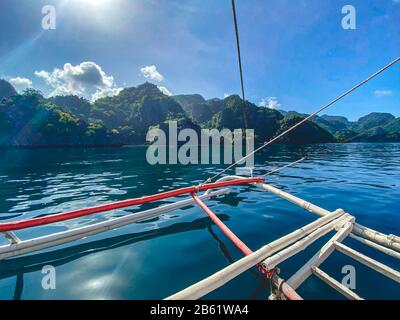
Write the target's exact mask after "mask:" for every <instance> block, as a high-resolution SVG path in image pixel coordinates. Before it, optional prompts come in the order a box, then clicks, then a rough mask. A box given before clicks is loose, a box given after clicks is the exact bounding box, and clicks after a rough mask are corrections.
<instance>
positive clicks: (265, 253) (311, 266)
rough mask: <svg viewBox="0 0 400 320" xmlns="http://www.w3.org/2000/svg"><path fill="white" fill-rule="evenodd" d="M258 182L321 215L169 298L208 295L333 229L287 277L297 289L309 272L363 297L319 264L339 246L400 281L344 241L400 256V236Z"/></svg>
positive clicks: (270, 265)
mask: <svg viewBox="0 0 400 320" xmlns="http://www.w3.org/2000/svg"><path fill="white" fill-rule="evenodd" d="M241 178H242V177H239V176H228V177H224V178H221V179H220V180H219V181H229V180H233V179H241ZM254 185H255V186H257V187H259V188H261V189H263V190H265V191H268V192H271V193H273V194H275V195H278V196H279V197H281V198H283V199H286V200H288V201H290V202H292V203H293V204H295V205H297V206H300V207H301V208H303V209H305V210H307V211H309V212H312V213H314V214H317V215H319V216H320V217H321V218H319V219H318V220H316V221H314V222H312V223H310V224H308V225H306V226H304V227H302V228H300V229H297V230H295V231H294V232H292V233H290V234H288V235H286V236H284V237H282V238H280V239H277V240H275V241H273V242H271V243H269V244H267V245H265V246H263V247H262V248H260V249H259V250H257V251H255V252H253V253H252V254H250V255H248V256H246V257H244V258H242V259H240V260H238V261H236V262H234V263H232V264H231V265H229V266H227V267H226V268H224V269H222V270H220V271H218V272H216V273H215V274H213V275H211V276H209V277H208V278H206V279H204V280H202V281H200V282H198V283H196V284H194V285H192V286H190V287H188V288H186V289H184V290H182V291H180V292H178V293H176V294H174V295H172V296H170V297H168V298H166V299H167V300H180V299H188V300H193V299H199V298H201V297H204V296H205V295H207V294H209V293H210V292H212V291H214V290H216V289H218V288H220V287H221V286H223V285H225V284H226V283H228V282H229V281H231V280H232V279H234V278H236V277H237V276H239V275H240V274H242V273H243V272H245V271H247V270H249V269H250V268H251V267H253V266H255V265H257V264H258V263H262V265H263V266H264V267H265V268H266V269H273V268H274V267H276V266H277V265H279V264H280V263H282V262H283V261H286V260H287V259H289V258H290V257H292V256H294V255H296V254H297V253H299V252H300V251H302V250H304V249H306V248H307V247H308V246H309V245H310V244H311V243H313V242H315V241H316V240H317V239H319V238H321V237H322V236H324V235H326V234H327V233H329V232H331V231H336V233H335V235H334V236H333V237H332V238H331V239H330V240H329V241H328V242H327V243H326V244H325V245H324V246H323V247H322V248H321V249H320V250H319V251H318V252H317V253H316V254H315V255H314V256H313V257H312V258H311V259H310V260H309V261H308V262H307V263H306V264H305V265H304V266H303V267H301V268H300V269H299V270H298V271H297V272H296V273H295V274H294V275H293V276H292V277H290V278H289V280H287V284H288V285H289V286H290V287H291V288H293V289H297V288H298V287H299V286H300V285H301V284H302V283H303V282H304V281H305V280H306V279H307V278H308V277H309V276H311V275H315V276H317V277H318V278H319V279H321V280H322V281H324V282H326V283H327V284H328V285H330V286H331V287H332V288H334V289H335V290H337V291H338V292H339V293H341V294H343V295H344V296H345V297H347V298H348V299H357V300H361V299H362V298H361V297H359V296H358V295H357V294H356V293H354V292H353V291H351V290H350V289H348V288H346V287H344V286H343V285H342V284H341V283H339V282H338V281H336V280H335V279H333V278H332V277H330V276H329V275H328V274H326V273H325V272H324V271H322V270H321V269H319V266H320V265H321V264H322V263H323V262H324V261H325V260H326V259H327V258H328V257H329V256H330V254H332V252H333V251H335V250H339V251H340V252H342V253H344V254H346V255H348V256H350V257H352V258H354V259H356V260H358V261H359V262H361V263H364V264H365V265H367V266H368V267H370V268H372V269H374V270H375V271H378V272H380V273H382V274H384V275H386V276H387V277H389V278H391V279H392V280H394V281H397V282H400V272H398V271H396V270H394V269H392V268H390V267H388V266H386V265H384V264H382V263H380V262H378V261H376V260H374V259H372V258H369V257H367V256H365V255H363V254H361V253H359V252H357V251H356V250H354V249H351V248H349V247H347V246H345V245H343V244H341V242H342V241H343V240H345V239H346V238H347V237H352V238H353V239H355V240H358V241H360V242H361V243H364V244H365V245H368V246H370V247H372V248H375V249H377V250H379V251H381V252H384V253H386V254H388V255H390V256H392V257H394V258H398V259H399V258H400V254H399V253H398V252H399V251H400V238H399V237H398V236H395V235H385V234H383V233H381V232H378V231H375V230H372V229H370V228H367V227H364V226H361V225H359V224H357V223H355V218H354V217H353V216H351V215H350V214H348V213H345V212H344V211H343V210H342V209H337V210H336V211H333V212H330V211H328V210H325V209H323V208H321V207H319V206H316V205H315V204H312V203H310V202H308V201H305V200H303V199H300V198H298V197H296V196H294V195H291V194H289V193H287V192H284V191H282V190H280V189H278V188H276V187H273V186H271V185H268V184H263V183H255V184H254Z"/></svg>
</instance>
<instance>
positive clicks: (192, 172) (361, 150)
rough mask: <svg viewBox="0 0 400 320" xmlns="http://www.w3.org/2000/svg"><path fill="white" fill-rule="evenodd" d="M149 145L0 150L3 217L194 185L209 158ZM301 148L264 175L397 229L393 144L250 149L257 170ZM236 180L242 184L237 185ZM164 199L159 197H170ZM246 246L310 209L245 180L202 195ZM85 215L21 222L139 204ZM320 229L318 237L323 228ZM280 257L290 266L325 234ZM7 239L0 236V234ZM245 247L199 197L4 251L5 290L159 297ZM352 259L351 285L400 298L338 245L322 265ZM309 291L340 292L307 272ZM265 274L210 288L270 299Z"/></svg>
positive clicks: (396, 151)
mask: <svg viewBox="0 0 400 320" xmlns="http://www.w3.org/2000/svg"><path fill="white" fill-rule="evenodd" d="M145 151H146V149H145V148H143V147H131V148H119V149H118V148H104V149H101V148H100V149H37V150H27V149H24V150H23V149H19V150H18V149H10V150H1V155H2V156H1V160H0V183H1V189H0V219H1V221H10V220H18V219H24V218H31V217H37V216H41V215H44V214H50V213H56V212H61V211H64V210H71V209H76V208H82V207H86V206H92V205H98V204H100V203H106V202H110V201H114V200H121V199H127V198H132V197H138V196H142V195H148V194H153V193H157V192H160V191H165V190H170V189H173V188H179V187H182V186H188V185H193V184H195V183H196V182H199V181H201V180H202V179H204V178H206V177H208V176H209V175H211V174H213V173H214V172H215V170H216V169H217V167H214V166H207V165H203V166H179V165H175V166H172V165H171V166H156V167H151V166H150V165H148V164H147V163H146V159H145ZM304 154H307V155H309V156H310V160H308V161H306V162H304V163H302V164H300V165H298V166H297V167H295V168H288V169H286V170H285V171H283V172H281V173H279V174H276V175H274V176H271V177H270V178H269V182H270V183H272V184H273V185H276V186H279V187H281V188H283V189H285V190H286V191H289V192H291V193H293V194H295V195H298V196H300V197H302V198H304V199H306V200H308V201H311V202H314V203H315V204H317V205H321V206H323V207H324V208H327V209H329V210H334V209H336V208H343V209H345V210H346V211H347V212H349V213H351V214H353V215H355V216H356V218H357V221H358V222H359V223H361V224H365V225H366V226H369V227H372V228H375V229H377V230H380V231H382V232H385V233H392V234H400V204H399V199H400V144H346V145H343V144H339V145H335V144H331V145H318V146H273V147H271V148H270V149H268V150H266V151H265V152H262V153H260V154H259V155H258V156H257V157H256V163H257V170H258V172H260V173H262V172H265V171H266V170H268V169H272V168H274V167H275V166H280V165H283V164H285V163H287V162H290V161H293V160H297V159H298V158H300V157H301V156H302V155H304ZM239 192H240V193H239ZM167 202H170V201H163V202H161V203H167ZM207 203H208V204H209V205H210V207H211V208H212V209H213V210H214V211H215V212H216V213H217V214H219V215H220V217H221V219H223V220H224V221H225V222H226V223H227V225H228V226H229V227H230V228H231V229H232V230H234V231H235V232H236V233H237V234H238V236H239V237H240V238H241V239H242V240H243V241H244V242H245V243H247V244H248V246H249V247H250V248H252V249H254V250H255V249H258V248H259V247H261V246H262V245H263V244H266V243H267V242H270V241H272V240H275V239H276V238H278V237H280V236H283V235H284V234H286V233H288V232H291V231H293V230H294V229H296V228H299V227H301V226H302V225H304V224H306V223H309V222H311V221H313V220H315V219H316V216H313V215H312V214H310V213H308V212H306V211H303V210H302V209H300V208H298V207H296V206H294V205H292V204H290V203H287V202H285V201H284V200H281V199H279V198H277V197H276V196H273V195H271V194H268V193H265V192H262V191H260V190H258V189H255V188H252V187H235V188H232V192H231V193H230V194H229V195H227V196H224V197H222V198H220V199H215V200H211V201H208V202H207ZM148 207H149V206H142V208H130V209H126V210H118V211H113V212H109V213H106V214H97V215H92V216H90V217H87V218H81V219H76V220H73V221H71V222H68V223H58V224H55V225H52V226H46V227H38V228H34V229H31V230H24V231H20V232H18V233H17V234H18V236H19V237H20V238H22V239H28V238H29V237H32V236H38V235H43V234H47V233H49V232H58V231H61V230H66V229H69V228H74V227H78V226H83V225H87V224H91V223H93V222H96V221H103V220H106V219H110V218H112V217H116V216H121V215H125V214H128V213H131V212H135V211H138V210H139V209H144V208H148ZM330 236H331V235H328V237H325V238H323V239H322V240H321V241H324V240H326V239H327V238H329V237H330ZM321 241H318V242H316V243H315V244H314V245H312V246H311V247H309V249H307V250H306V251H304V252H302V253H301V254H299V255H298V256H296V257H294V258H292V259H290V260H289V261H287V262H285V263H284V264H282V265H281V266H280V267H281V276H282V277H284V278H288V277H289V276H290V275H291V274H292V273H293V272H294V271H295V270H296V268H299V267H300V266H301V265H302V264H303V263H304V262H305V261H306V260H307V259H308V258H310V257H311V256H312V255H313V253H315V251H316V250H317V249H318V248H319V247H320V246H321V245H322V244H323V242H321ZM5 243H6V242H5V241H4V240H3V239H1V240H0V244H5ZM345 243H346V244H348V245H349V246H352V247H353V248H356V249H358V250H360V251H361V252H363V253H367V254H369V255H371V256H372V257H374V258H376V259H379V260H380V261H382V262H384V263H386V264H388V265H389V266H391V267H393V268H396V269H397V270H399V269H400V268H399V262H398V260H397V261H396V260H395V259H394V258H391V257H388V256H385V255H384V254H381V253H379V252H377V251H374V250H373V249H370V248H368V247H365V246H363V245H361V244H359V243H356V242H355V241H354V240H346V241H345ZM241 257H242V255H241V253H240V252H239V251H238V250H237V249H236V248H235V247H234V246H233V245H232V244H231V243H230V242H229V241H228V240H227V238H226V237H225V236H224V235H223V234H221V232H220V231H219V230H218V229H217V228H216V227H215V226H214V225H213V224H212V223H211V222H210V220H209V219H208V218H207V217H206V216H205V214H204V213H203V212H202V211H201V210H200V209H198V208H195V207H190V208H186V209H182V210H177V211H175V212H172V213H169V214H166V215H163V216H162V217H160V218H158V219H153V220H150V221H145V222H141V223H136V224H134V225H130V226H125V227H122V228H119V229H117V230H113V231H110V232H107V233H103V234H100V235H96V236H93V237H89V238H86V239H83V240H80V241H76V242H73V243H70V244H67V245H62V246H58V247H55V248H52V249H48V250H45V251H40V252H36V253H33V254H31V255H28V256H23V257H18V258H14V259H11V260H6V261H1V262H0V298H1V299H161V298H164V297H166V296H168V295H170V294H172V293H175V292H176V291H179V290H181V289H183V288H185V287H186V286H188V285H191V284H193V283H194V282H196V281H198V280H201V279H203V278H204V277H206V276H208V275H210V274H212V273H214V272H215V271H217V270H219V269H221V268H223V267H225V266H227V265H228V264H230V263H231V262H232V261H235V260H237V259H239V258H241ZM45 265H52V266H54V267H55V268H56V289H55V290H43V289H42V286H41V282H42V278H43V276H44V275H43V274H42V273H41V271H42V268H43V266H45ZM345 265H353V266H354V267H355V268H356V285H357V289H356V290H355V291H356V292H357V293H358V294H359V295H361V296H362V297H365V298H368V299H400V287H399V286H398V285H397V284H396V283H394V282H392V281H391V280H389V279H387V278H385V277H383V276H381V275H379V274H378V273H376V272H374V271H372V270H370V269H368V268H367V267H364V266H362V265H360V264H359V263H357V262H354V261H353V260H351V259H349V258H347V257H345V256H343V255H341V254H340V253H334V254H333V255H332V256H331V257H330V258H329V259H328V260H327V261H326V262H325V263H324V264H323V265H322V266H321V268H322V269H323V270H324V271H326V272H327V273H329V274H330V275H332V276H333V277H335V278H336V279H338V280H339V281H340V280H341V279H342V278H343V276H344V275H343V274H342V273H341V272H342V267H343V266H345ZM299 293H300V294H301V295H303V296H304V297H305V298H308V299H325V298H326V299H342V296H340V295H339V294H337V293H336V292H334V291H333V290H332V289H330V288H329V287H327V286H326V285H324V284H323V283H322V282H321V281H320V280H318V279H316V278H315V277H310V278H309V279H308V280H307V281H306V282H305V283H304V285H303V286H302V287H301V288H300V289H299ZM268 294H269V289H268V285H267V283H265V281H264V279H263V278H262V277H260V275H259V274H258V273H257V272H256V271H255V270H250V271H248V272H246V273H245V274H243V275H241V276H239V277H238V278H237V279H235V280H234V281H232V282H230V283H229V284H227V285H226V286H224V287H223V288H220V289H218V290H217V291H215V292H214V293H212V294H210V295H208V296H206V297H205V298H207V299H215V298H216V299H266V297H267V296H268Z"/></svg>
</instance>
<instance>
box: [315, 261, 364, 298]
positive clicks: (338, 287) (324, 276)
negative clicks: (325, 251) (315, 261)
mask: <svg viewBox="0 0 400 320" xmlns="http://www.w3.org/2000/svg"><path fill="white" fill-rule="evenodd" d="M311 271H312V273H313V274H314V275H315V276H317V277H318V278H319V279H321V280H322V281H323V282H325V283H326V284H327V285H329V286H330V287H332V288H333V289H335V290H336V291H338V292H339V293H341V294H342V295H344V296H345V297H346V298H347V299H350V300H364V299H362V298H360V296H359V295H357V294H356V293H354V292H353V291H351V290H350V289H349V288H347V287H345V286H344V285H343V284H341V283H340V282H338V281H336V280H335V279H334V278H332V277H331V276H329V275H328V274H327V273H325V272H323V271H322V270H321V269H319V268H318V267H312V268H311Z"/></svg>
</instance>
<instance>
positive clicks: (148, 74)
mask: <svg viewBox="0 0 400 320" xmlns="http://www.w3.org/2000/svg"><path fill="white" fill-rule="evenodd" d="M140 73H141V74H142V76H143V77H145V78H146V79H150V80H154V81H158V82H161V81H163V80H164V76H163V75H162V74H161V73H159V72H158V71H157V67H156V66H155V65H151V66H145V67H143V68H140Z"/></svg>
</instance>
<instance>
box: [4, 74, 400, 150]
mask: <svg viewBox="0 0 400 320" xmlns="http://www.w3.org/2000/svg"><path fill="white" fill-rule="evenodd" d="M247 107H248V111H247V117H248V124H249V128H252V129H254V131H255V135H256V142H263V141H266V140H269V139H271V138H272V137H273V136H275V135H277V134H279V133H280V132H282V131H284V130H286V129H287V128H289V127H290V126H291V125H293V124H295V123H296V122H298V121H300V120H301V119H302V118H304V117H305V116H306V115H304V114H299V113H297V112H293V111H290V112H284V111H277V110H273V109H268V108H263V107H258V106H256V105H254V104H252V103H250V102H247ZM242 108H243V101H242V100H241V98H240V97H239V96H237V95H232V96H229V97H227V98H225V99H217V98H215V99H210V100H206V99H204V98H203V97H202V96H200V95H197V94H195V95H179V96H174V97H169V96H167V95H165V94H163V93H162V92H161V91H160V90H159V89H158V88H157V86H155V85H153V84H150V83H145V84H142V85H140V86H137V87H132V88H125V89H123V90H122V91H121V92H120V93H119V94H118V95H116V96H113V97H106V98H101V99H98V100H96V101H95V102H94V103H90V102H89V101H87V100H86V99H83V98H80V97H77V96H57V97H51V98H45V97H43V95H42V94H41V93H40V92H38V91H35V90H33V89H29V90H26V91H24V92H23V93H22V94H18V93H17V92H16V91H15V89H14V88H13V86H12V85H11V84H9V83H8V82H7V81H4V80H0V146H54V145H63V146H87V145H124V144H144V143H145V142H146V133H147V131H148V129H149V128H151V127H161V128H163V129H167V126H168V122H169V121H171V120H174V121H177V122H178V130H179V129H182V128H192V129H195V130H197V131H198V130H199V129H200V128H208V129H211V128H216V129H223V128H228V129H231V130H233V129H238V128H243V109H242ZM335 141H398V142H400V118H397V119H396V118H395V117H394V116H393V115H391V114H385V113H371V114H369V115H367V116H365V117H362V118H360V119H359V120H358V121H356V122H351V121H348V120H347V119H346V118H345V117H338V116H327V115H324V116H321V117H316V118H315V119H314V121H313V122H307V123H305V124H304V125H303V126H301V127H300V128H298V129H296V130H295V131H294V132H292V133H291V134H290V135H288V136H286V137H285V138H284V139H283V140H281V142H282V143H296V144H303V143H304V144H305V143H325V142H335Z"/></svg>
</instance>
